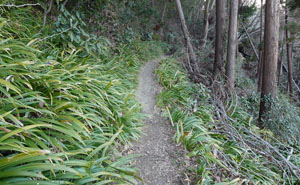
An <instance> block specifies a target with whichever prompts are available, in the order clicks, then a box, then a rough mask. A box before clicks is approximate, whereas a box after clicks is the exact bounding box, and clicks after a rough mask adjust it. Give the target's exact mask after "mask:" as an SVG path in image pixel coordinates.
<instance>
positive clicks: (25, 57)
mask: <svg viewBox="0 0 300 185" xmlns="http://www.w3.org/2000/svg"><path fill="white" fill-rule="evenodd" d="M34 12H35V11H34V10H32V9H31V8H18V9H16V8H11V9H2V15H1V18H0V70H1V72H0V184H40V185H42V184H47V185H48V184H111V183H114V184H124V183H125V184H126V183H136V180H137V179H138V177H137V176H136V171H135V170H134V168H133V167H132V166H131V164H130V163H129V162H130V160H131V159H132V158H133V157H134V156H120V155H115V154H114V153H113V151H114V150H115V149H116V147H117V146H118V145H121V144H128V143H130V141H131V140H134V139H137V138H138V137H139V134H140V133H141V131H140V127H141V126H142V125H141V117H142V116H141V114H140V105H139V104H138V103H137V102H136V101H135V99H134V91H133V89H134V88H135V86H136V82H137V81H136V78H137V71H138V69H139V66H140V65H141V62H140V61H141V60H142V59H148V58H151V57H153V56H154V55H155V54H157V53H160V51H159V48H158V47H152V48H151V49H150V47H151V46H154V45H155V44H154V43H149V46H146V44H145V43H141V42H138V41H136V42H135V43H133V44H132V45H131V46H128V45H124V46H122V47H119V48H118V50H119V51H118V54H115V55H113V54H112V52H111V50H110V49H108V50H106V51H103V50H102V51H101V52H106V53H103V54H105V55H102V57H99V58H97V57H95V56H97V55H88V54H87V53H86V51H85V49H84V48H74V47H62V45H63V44H60V43H57V42H56V39H55V37H49V38H46V39H45V37H48V36H49V34H51V29H52V27H51V26H49V27H48V30H47V29H46V30H45V32H40V29H41V23H42V20H40V19H39V18H36V17H37V16H40V15H38V14H37V13H34ZM103 44H104V43H103ZM153 48H154V49H153ZM148 49H149V50H151V51H150V52H149V50H148ZM83 56H84V57H83Z"/></svg>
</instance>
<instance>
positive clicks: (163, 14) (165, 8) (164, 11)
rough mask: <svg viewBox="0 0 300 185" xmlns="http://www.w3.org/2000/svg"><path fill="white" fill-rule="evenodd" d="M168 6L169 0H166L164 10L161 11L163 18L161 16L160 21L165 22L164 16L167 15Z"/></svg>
mask: <svg viewBox="0 0 300 185" xmlns="http://www.w3.org/2000/svg"><path fill="white" fill-rule="evenodd" d="M167 6H168V1H166V2H165V5H164V9H163V11H162V13H161V18H160V22H161V23H163V22H164V17H165V14H166V11H167Z"/></svg>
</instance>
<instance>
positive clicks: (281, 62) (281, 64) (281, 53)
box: [277, 38, 284, 86]
mask: <svg viewBox="0 0 300 185" xmlns="http://www.w3.org/2000/svg"><path fill="white" fill-rule="evenodd" d="M283 48H284V44H283V38H282V44H281V51H280V58H279V72H278V79H277V85H278V86H279V85H280V80H281V79H280V78H281V75H282V70H283Z"/></svg>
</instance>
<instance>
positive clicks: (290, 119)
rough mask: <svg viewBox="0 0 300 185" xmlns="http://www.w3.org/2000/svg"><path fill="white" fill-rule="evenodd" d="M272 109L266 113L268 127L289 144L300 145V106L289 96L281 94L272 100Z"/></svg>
mask: <svg viewBox="0 0 300 185" xmlns="http://www.w3.org/2000/svg"><path fill="white" fill-rule="evenodd" d="M271 109H272V111H271V112H270V113H269V114H268V115H266V119H265V125H266V127H267V128H269V129H270V130H272V131H273V132H274V134H275V135H277V136H278V137H280V138H282V139H283V140H284V141H286V142H287V143H288V144H290V145H300V116H299V115H300V112H299V108H297V107H296V106H295V105H293V104H291V103H290V102H289V99H288V97H285V96H282V95H281V96H278V97H276V99H275V100H273V101H272V103H271Z"/></svg>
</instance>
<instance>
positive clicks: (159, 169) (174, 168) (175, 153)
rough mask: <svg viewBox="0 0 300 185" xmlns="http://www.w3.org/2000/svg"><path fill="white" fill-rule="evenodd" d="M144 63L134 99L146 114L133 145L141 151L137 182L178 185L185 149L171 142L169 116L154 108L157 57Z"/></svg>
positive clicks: (156, 90)
mask: <svg viewBox="0 0 300 185" xmlns="http://www.w3.org/2000/svg"><path fill="white" fill-rule="evenodd" d="M164 58H165V57H163V58H161V59H159V60H153V61H150V62H147V63H146V64H145V65H144V66H143V67H142V69H141V72H140V75H139V86H138V89H137V92H136V98H137V100H138V101H139V102H141V104H142V108H143V113H145V114H148V115H149V116H148V117H147V118H146V119H145V120H144V124H145V126H144V128H143V132H144V133H145V135H143V136H142V137H141V139H140V140H139V142H137V143H135V144H134V147H133V151H134V153H136V154H141V157H139V158H137V160H136V167H137V169H138V170H139V172H140V174H139V176H140V177H141V178H142V179H143V182H141V183H140V184H146V185H177V184H186V183H184V182H183V179H184V175H183V169H184V168H183V166H184V165H182V164H184V161H185V160H184V149H183V148H182V147H181V146H176V144H175V142H174V141H173V139H172V138H173V135H174V131H173V129H172V127H171V125H170V124H169V122H168V119H167V118H165V117H162V116H161V111H160V110H159V108H157V107H156V95H157V94H158V93H159V89H160V86H159V85H158V84H157V82H156V80H155V79H156V78H155V74H154V71H155V69H156V68H157V66H158V65H159V62H160V60H163V59H164Z"/></svg>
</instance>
